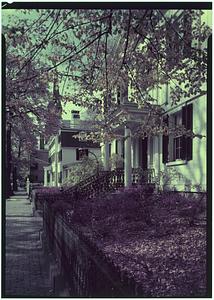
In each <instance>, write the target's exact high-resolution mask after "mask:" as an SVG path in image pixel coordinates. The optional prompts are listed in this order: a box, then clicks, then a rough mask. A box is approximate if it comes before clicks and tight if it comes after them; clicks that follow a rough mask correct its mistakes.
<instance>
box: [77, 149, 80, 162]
mask: <svg viewBox="0 0 214 300" xmlns="http://www.w3.org/2000/svg"><path fill="white" fill-rule="evenodd" d="M76 160H80V156H79V149H76Z"/></svg>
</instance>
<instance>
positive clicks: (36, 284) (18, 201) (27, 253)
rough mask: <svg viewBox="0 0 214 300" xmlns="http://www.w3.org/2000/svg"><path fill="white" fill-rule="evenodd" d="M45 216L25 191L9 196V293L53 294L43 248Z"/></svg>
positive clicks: (37, 295) (7, 292)
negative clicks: (35, 213)
mask: <svg viewBox="0 0 214 300" xmlns="http://www.w3.org/2000/svg"><path fill="white" fill-rule="evenodd" d="M41 229H42V218H41V217H38V216H33V214H32V205H31V204H30V201H29V200H28V199H27V196H26V195H24V194H23V192H22V193H21V192H18V193H17V194H16V195H15V196H12V197H11V198H10V199H8V200H6V245H5V246H6V262H5V263H6V270H5V297H17V296H18V297H26V296H30V297H48V296H50V297H51V293H50V291H51V287H50V282H49V274H48V271H47V270H48V267H47V266H46V264H47V263H46V264H45V257H44V254H43V251H42V244H41V240H40V230H41Z"/></svg>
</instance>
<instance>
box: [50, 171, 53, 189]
mask: <svg viewBox="0 0 214 300" xmlns="http://www.w3.org/2000/svg"><path fill="white" fill-rule="evenodd" d="M50 186H53V174H52V171H50Z"/></svg>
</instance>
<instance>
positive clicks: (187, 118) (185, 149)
mask: <svg viewBox="0 0 214 300" xmlns="http://www.w3.org/2000/svg"><path fill="white" fill-rule="evenodd" d="M192 122H193V105H192V103H191V104H189V105H186V106H184V107H183V108H182V124H183V125H184V127H185V128H186V129H187V130H192V128H193V124H192ZM181 159H186V160H191V159H192V138H191V137H187V136H185V135H184V136H183V137H182V150H181Z"/></svg>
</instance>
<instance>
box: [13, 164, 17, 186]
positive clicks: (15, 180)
mask: <svg viewBox="0 0 214 300" xmlns="http://www.w3.org/2000/svg"><path fill="white" fill-rule="evenodd" d="M17 190H18V186H17V167H16V166H14V167H13V191H17Z"/></svg>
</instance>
